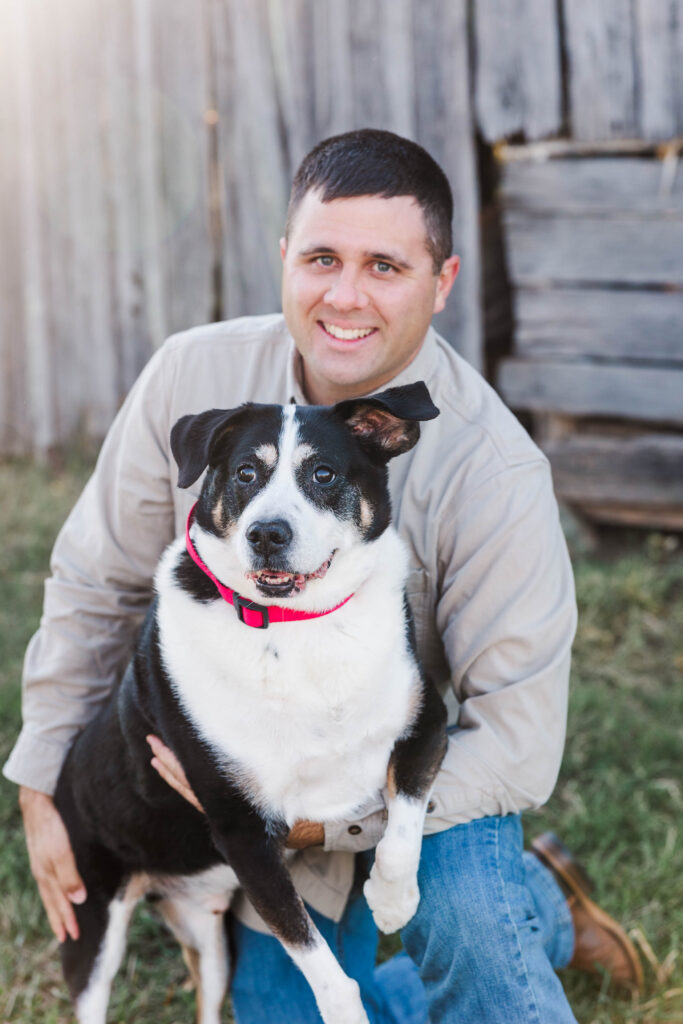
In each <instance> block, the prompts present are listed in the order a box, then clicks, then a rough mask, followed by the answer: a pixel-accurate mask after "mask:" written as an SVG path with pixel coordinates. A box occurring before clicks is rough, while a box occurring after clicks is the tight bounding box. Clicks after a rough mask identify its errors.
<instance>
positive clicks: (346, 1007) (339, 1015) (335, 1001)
mask: <svg viewBox="0 0 683 1024" xmlns="http://www.w3.org/2000/svg"><path fill="white" fill-rule="evenodd" d="M346 981H347V982H348V985H345V986H344V991H343V992H340V991H339V990H338V988H337V989H335V991H334V993H333V992H332V991H331V989H330V990H328V991H327V992H326V993H325V994H324V996H323V997H322V998H320V997H319V998H318V1009H319V1010H320V1016H321V1017H322V1019H323V1021H324V1024H370V1022H369V1020H368V1015H367V1014H366V1012H365V1010H364V1008H363V1003H362V1002H361V998H360V989H359V987H358V984H357V982H355V981H352V979H351V978H347V979H346Z"/></svg>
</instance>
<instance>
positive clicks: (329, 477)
mask: <svg viewBox="0 0 683 1024" xmlns="http://www.w3.org/2000/svg"><path fill="white" fill-rule="evenodd" d="M336 476H337V474H336V473H335V471H334V470H333V469H330V467H329V466H316V467H315V469H314V470H313V479H314V480H315V482H316V483H317V484H331V483H332V481H333V480H334V479H335V478H336Z"/></svg>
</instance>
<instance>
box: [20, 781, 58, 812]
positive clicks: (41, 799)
mask: <svg viewBox="0 0 683 1024" xmlns="http://www.w3.org/2000/svg"><path fill="white" fill-rule="evenodd" d="M41 803H45V804H53V803H54V799H53V798H52V797H51V796H50V795H49V794H48V793H43V792H42V790H40V789H32V788H31V787H30V786H19V806H20V808H21V810H22V811H24V810H25V809H26V808H27V807H29V806H31V807H34V806H36V805H38V804H41Z"/></svg>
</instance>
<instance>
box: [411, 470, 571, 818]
mask: <svg viewBox="0 0 683 1024" xmlns="http://www.w3.org/2000/svg"><path fill="white" fill-rule="evenodd" d="M439 555H440V570H441V574H442V575H441V580H442V583H441V588H440V593H439V597H438V603H437V608H436V616H437V627H438V630H439V633H440V635H441V638H442V642H443V645H444V649H445V652H446V656H447V659H448V662H449V665H450V670H451V680H452V686H453V689H454V693H455V696H456V698H457V700H458V702H459V704H460V709H459V717H458V722H457V727H456V728H455V730H454V731H453V732H452V733H451V735H450V736H449V744H448V750H447V753H446V757H445V759H444V761H443V764H442V767H441V770H440V772H439V775H438V777H437V780H436V784H435V787H434V791H433V794H432V804H431V812H430V813H429V814H428V815H427V819H426V824H425V832H426V833H427V834H429V833H431V832H436V831H440V830H441V829H444V828H448V827H450V826H451V825H454V824H459V823H461V822H465V821H470V820H472V819H473V818H478V817H484V816H486V815H502V814H509V813H516V812H519V811H522V810H525V809H528V808H532V807H539V806H540V805H541V804H543V803H545V801H546V800H547V799H548V797H549V796H550V794H551V792H552V790H553V788H554V786H555V782H556V780H557V775H558V772H559V768H560V762H561V759H562V752H563V748H564V740H565V731H566V717H567V698H568V688H569V667H570V655H571V645H572V641H573V638H574V633H575V629H576V603H575V597H574V581H573V575H572V570H571V565H570V562H569V556H568V553H567V548H566V544H565V540H564V536H563V533H562V529H561V526H560V522H559V514H558V509H557V504H556V501H555V497H554V494H553V490H552V483H551V478H550V470H549V467H548V465H547V463H546V462H545V461H542V460H538V461H534V462H530V463H528V464H524V465H521V466H515V467H510V468H507V469H504V470H502V471H500V472H499V473H498V474H496V475H495V476H493V477H492V478H491V479H489V480H488V481H485V482H484V483H482V484H481V485H480V486H479V487H478V488H477V490H476V491H475V492H474V493H473V494H472V495H471V496H470V497H469V499H468V500H467V501H466V502H465V503H464V504H463V505H462V507H461V508H459V509H458V508H456V509H455V511H454V514H453V515H452V517H451V519H450V520H449V521H445V522H444V523H443V525H442V527H441V530H440V552H439Z"/></svg>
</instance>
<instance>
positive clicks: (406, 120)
mask: <svg viewBox="0 0 683 1024" xmlns="http://www.w3.org/2000/svg"><path fill="white" fill-rule="evenodd" d="M380 8H381V32H380V37H379V45H380V60H381V62H382V65H383V67H384V81H385V85H386V90H387V95H388V97H389V111H388V118H387V122H386V124H384V125H383V126H382V127H384V128H388V129H389V130H390V131H394V132H397V133H398V134H399V135H406V136H407V137H408V138H411V139H414V138H415V134H416V131H417V121H416V110H415V74H416V69H415V60H414V54H413V0H380Z"/></svg>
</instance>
